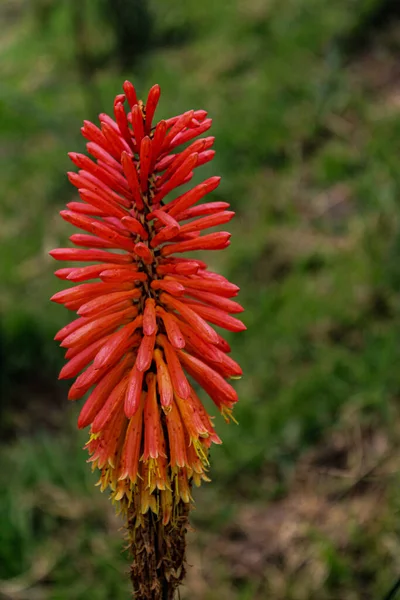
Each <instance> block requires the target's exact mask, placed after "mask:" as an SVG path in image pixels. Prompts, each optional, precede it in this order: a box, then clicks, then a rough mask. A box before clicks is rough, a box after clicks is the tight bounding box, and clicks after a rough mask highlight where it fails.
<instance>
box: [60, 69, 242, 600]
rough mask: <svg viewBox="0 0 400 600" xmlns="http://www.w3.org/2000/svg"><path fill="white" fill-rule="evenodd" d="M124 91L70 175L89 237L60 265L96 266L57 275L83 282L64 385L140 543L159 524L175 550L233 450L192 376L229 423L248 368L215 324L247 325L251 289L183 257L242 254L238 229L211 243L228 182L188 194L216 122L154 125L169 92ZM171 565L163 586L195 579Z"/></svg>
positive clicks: (64, 334)
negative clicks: (212, 453) (211, 478)
mask: <svg viewBox="0 0 400 600" xmlns="http://www.w3.org/2000/svg"><path fill="white" fill-rule="evenodd" d="M123 89H124V94H120V95H118V96H117V97H116V99H115V102H114V119H113V118H111V117H109V116H108V115H105V114H101V115H100V127H97V126H96V125H94V124H93V123H90V122H89V121H85V122H84V125H83V127H82V134H83V136H84V137H85V138H86V139H87V140H88V143H87V151H88V153H89V154H90V155H91V156H92V158H89V157H88V156H86V155H83V154H78V153H75V152H71V153H70V155H69V156H70V158H71V160H72V162H73V163H74V164H75V165H76V167H77V168H78V172H75V171H74V172H70V173H69V174H68V176H69V179H70V181H71V183H72V184H73V185H74V186H75V187H76V188H78V192H79V195H80V198H81V201H79V202H70V203H69V204H68V205H67V208H68V210H63V211H61V213H60V214H61V216H62V218H63V219H64V220H66V221H68V222H69V223H71V224H72V225H74V226H75V227H77V228H78V229H81V230H82V231H83V233H76V234H73V235H71V237H70V240H71V241H72V242H73V244H74V245H75V246H78V247H77V248H59V249H56V250H53V251H52V252H51V253H50V254H51V255H52V256H53V257H54V258H55V259H58V260H62V261H68V262H70V261H77V262H78V263H83V266H81V264H79V266H73V267H66V268H61V269H59V270H58V271H57V272H56V275H57V276H58V277H59V278H60V279H63V280H66V281H71V282H74V283H75V282H76V283H77V284H78V285H76V286H75V287H72V288H69V289H66V290H63V291H61V292H58V293H57V294H55V295H54V296H53V297H52V300H53V301H54V302H58V303H61V304H64V305H65V306H66V307H67V308H68V309H70V310H73V311H76V312H77V313H78V315H79V317H78V318H77V319H76V320H75V321H73V322H72V323H70V324H69V325H67V326H66V327H64V328H63V329H61V330H60V331H59V332H58V334H57V335H56V339H57V340H59V341H60V342H61V346H62V347H63V348H66V358H67V359H68V362H67V364H66V365H65V366H64V368H63V369H62V371H61V373H60V377H61V378H72V377H76V380H75V382H74V384H73V385H72V386H71V388H70V392H69V398H70V399H71V400H77V399H79V398H82V397H83V396H84V395H85V394H86V393H88V392H90V393H89V396H88V398H87V399H86V402H85V404H84V406H83V408H82V411H81V413H80V416H79V419H78V426H79V427H80V428H83V427H87V426H89V425H90V427H91V430H90V439H89V441H88V444H87V448H88V450H89V453H90V455H91V458H90V460H91V461H92V463H93V466H94V467H97V468H98V469H100V472H101V477H100V483H101V489H106V488H107V487H109V488H110V489H111V493H112V497H113V499H114V500H115V501H117V502H119V504H120V507H121V509H122V510H123V511H124V512H125V513H126V514H127V516H128V522H129V530H130V535H131V539H132V541H135V544H136V545H137V543H138V536H139V537H140V535H141V534H140V533H138V531H139V532H143V531H144V530H145V529H146V528H148V527H149V523H161V526H162V527H163V528H164V531H163V536H164V539H165V538H166V537H167V529H168V527H170V531H175V534H174V535H175V537H176V530H177V528H178V529H179V527H181V528H182V527H184V526H185V525H182V523H183V524H184V523H185V522H186V521H185V518H186V516H187V514H188V509H189V505H190V502H191V492H190V490H191V486H192V484H193V483H194V484H195V485H199V484H200V483H201V480H202V479H207V476H206V471H207V467H208V451H209V448H210V445H211V443H212V442H214V443H217V444H218V443H220V439H219V437H218V436H217V434H216V432H215V430H214V427H213V424H212V421H211V419H210V417H209V416H208V414H207V412H206V410H205V409H204V407H203V405H202V403H201V401H200V399H199V398H198V396H197V395H196V393H195V391H194V389H193V386H192V383H191V380H190V379H189V378H188V376H190V377H192V378H193V379H194V380H195V381H196V382H197V383H198V384H199V385H200V386H201V387H203V389H204V390H205V391H206V392H207V394H208V395H209V396H210V397H211V398H212V400H213V401H214V403H215V404H216V406H217V407H218V409H219V410H220V411H221V413H222V414H223V416H224V417H225V418H226V419H229V417H230V415H231V411H232V408H233V406H234V404H235V402H236V401H237V394H236V392H235V390H234V389H233V387H232V386H231V385H230V383H228V380H229V379H231V378H236V377H238V376H240V375H241V369H240V367H239V365H238V364H237V363H236V362H235V361H234V360H233V359H232V358H230V357H229V356H228V353H229V351H230V348H229V345H228V344H227V342H226V341H225V340H224V339H223V338H222V337H221V336H220V335H219V334H218V333H217V332H216V331H215V329H214V327H213V325H217V326H218V327H222V328H225V329H227V330H229V331H241V330H243V329H245V327H244V325H243V323H242V322H241V321H240V320H239V319H238V318H237V317H236V316H232V315H234V314H235V315H236V314H237V313H239V312H241V311H242V310H243V309H242V307H241V306H240V305H239V304H238V303H237V302H236V301H234V300H232V299H231V298H232V297H234V296H236V295H237V293H238V287H237V286H235V285H233V284H231V283H229V282H228V281H227V280H226V279H225V278H224V277H222V275H219V274H216V273H213V272H212V271H209V270H208V268H207V265H206V264H205V263H204V262H203V261H201V260H198V259H195V258H184V257H183V256H182V254H184V253H186V252H191V251H194V250H221V249H224V248H226V247H227V246H228V245H229V238H230V234H229V233H228V232H225V231H219V232H212V233H207V232H206V230H207V229H208V228H210V227H215V226H219V225H223V224H226V223H228V222H229V221H230V220H231V218H232V217H233V216H234V213H233V212H232V211H229V210H227V209H228V208H229V204H227V203H226V202H207V201H205V197H206V196H207V194H209V193H210V192H212V191H213V190H215V189H216V188H217V187H218V185H219V182H220V178H219V177H210V178H208V179H206V180H205V181H203V182H202V183H200V184H198V185H196V186H194V187H193V188H192V189H190V190H189V191H181V192H180V193H179V191H177V190H178V188H180V186H182V185H184V184H187V183H188V182H189V181H190V180H191V179H192V177H193V174H194V169H195V168H197V167H199V166H201V165H203V164H205V163H206V162H209V161H210V160H212V158H213V156H214V150H212V149H211V148H212V145H213V143H214V138H213V137H211V136H207V137H200V138H199V136H201V135H203V134H205V133H206V132H207V131H208V129H209V128H210V126H211V119H208V118H207V113H206V112H205V111H203V110H197V111H193V110H190V111H187V112H186V113H184V114H182V115H179V116H177V117H173V118H171V119H168V120H166V121H160V122H159V123H157V125H154V124H153V117H154V113H155V110H156V107H157V103H158V100H159V97H160V88H159V86H158V85H155V86H153V87H152V88H151V90H150V92H149V94H148V97H147V101H146V104H144V103H143V102H142V101H138V100H137V96H136V91H135V89H134V87H133V85H132V84H131V83H130V82H128V81H127V82H125V83H124V86H123ZM171 195H172V196H173V199H172V200H171ZM85 263H89V265H85ZM93 280H94V281H93ZM87 282H90V283H87ZM150 514H153V515H154V516H153V517H152V518H150ZM143 535H144V534H143ZM178 537H179V536H178ZM171 539H172V538H171ZM181 546H182V544H181ZM169 547H171V540H169ZM175 548H178V550H176V552H175V554H176V556H175V563H176V562H178V563H179V562H180V563H182V561H183V551H184V544H183V550H182V547H181V548H180V550H179V544H177V543H175ZM164 559H165V557H164ZM164 559H163V560H164ZM163 560H161V563H160V561H159V564H161V567H160V566H156V567H154V569H155V572H156V574H157V577H158V579H159V580H160V569H161V571H162V569H164V572H163V576H166V574H167V568H169V573H168V574H167V575H168V577H169V580H170V581H172V584H171V586H170V587H171V590H172V589H173V588H174V587H176V585H177V584H178V583H179V580H180V579H181V577H182V576H183V570H182V574H181V575H178V574H177V573H178V569H177V568H176V567H177V565H176V564H170V563H168V561H166V559H165V560H164V562H163ZM134 564H135V563H134ZM138 565H139V566H138ZM171 566H172V567H174V568H175V571H174V572H175V575H174V576H173V575H172V571H171ZM140 568H141V567H140V561H139V562H138V561H136V566H134V567H132V580H133V581H134V585H135V586H136V587H135V589H137V590H138V593H140V594H142V595H141V596H140V597H144V598H147V597H149V598H150V597H151V598H158V596H156V595H155V592H154V595H149V594H150V592H148V591H146V589H147V588H146V585H147V584H146V582H144V581H143V574H142V573H141V572H140ZM154 576H155V575H154ZM141 578H142V579H141ZM148 585H153V584H148ZM160 585H161V584H160ZM137 586H138V587H137ZM153 587H154V585H153ZM156 587H157V586H156ZM149 589H150V588H149ZM160 589H161V588H160ZM153 591H154V590H153ZM151 593H153V592H151ZM160 593H161V592H160ZM171 593H172V592H171ZM145 594H148V595H145ZM160 597H161V596H160ZM163 597H164V596H163Z"/></svg>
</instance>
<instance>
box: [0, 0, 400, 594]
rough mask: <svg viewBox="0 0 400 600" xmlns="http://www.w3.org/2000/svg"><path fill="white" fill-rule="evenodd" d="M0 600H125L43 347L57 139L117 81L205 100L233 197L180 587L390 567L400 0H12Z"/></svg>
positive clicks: (318, 587)
mask: <svg viewBox="0 0 400 600" xmlns="http://www.w3.org/2000/svg"><path fill="white" fill-rule="evenodd" d="M0 18H1V21H2V23H4V24H5V25H4V26H3V28H2V32H3V33H2V37H1V40H0V57H1V60H0V81H1V85H0V131H1V141H0V153H1V161H2V169H1V200H0V202H1V204H0V206H1V216H2V218H1V222H0V252H1V261H0V279H1V282H2V285H1V288H0V311H1V320H0V359H1V377H0V383H1V404H0V417H1V433H2V439H3V443H2V445H1V446H0V456H1V464H2V469H1V471H0V522H1V523H2V526H1V528H0V598H3V597H4V598H6V599H11V600H24V599H29V600H36V599H37V600H42V599H49V600H66V599H67V598H68V600H80V599H83V598H87V597H88V594H89V595H90V598H91V599H93V600H103V599H104V600H106V599H109V598H111V597H112V598H115V599H119V598H121V599H122V598H127V597H128V594H129V590H128V588H127V585H126V582H125V579H126V577H125V571H126V569H127V562H126V560H125V557H124V555H123V554H122V553H121V546H122V544H121V531H119V527H120V524H119V523H118V521H117V519H116V518H115V517H114V516H113V511H112V508H111V507H109V505H108V502H107V499H106V498H105V497H104V496H101V495H100V494H99V493H98V490H97V489H96V488H94V487H93V483H94V481H95V478H93V477H94V476H92V475H91V473H90V468H89V467H88V465H86V464H85V454H84V452H82V450H81V447H82V446H83V445H84V443H85V439H84V436H83V437H82V436H81V435H80V434H79V435H78V434H77V433H76V432H75V426H74V421H75V418H76V409H75V407H71V406H67V402H66V393H65V387H63V386H62V385H57V383H56V379H57V370H58V368H59V366H60V364H62V353H61V351H60V350H59V349H58V348H57V347H56V345H55V344H54V342H53V341H52V338H53V336H54V333H55V332H56V330H57V329H58V328H60V327H61V326H62V325H63V324H65V323H66V322H67V319H68V315H67V314H66V313H65V312H63V310H62V309H61V308H60V307H59V306H53V305H50V303H49V302H48V300H47V298H48V297H49V296H50V295H51V294H52V293H54V291H56V289H57V288H58V286H59V282H57V280H56V279H55V278H54V277H53V276H52V271H53V270H54V267H55V264H54V263H53V262H52V260H51V259H50V257H49V256H48V251H49V250H50V249H51V248H53V247H56V246H59V245H63V244H64V243H65V242H66V240H67V237H68V234H69V227H68V226H67V225H66V224H65V223H63V222H62V221H61V219H59V218H58V211H59V210H60V209H61V208H62V206H63V205H64V204H65V202H66V201H68V200H69V199H71V197H72V196H73V190H72V189H71V187H70V185H69V184H68V181H67V178H66V177H65V175H64V173H65V171H67V170H68V169H69V168H70V164H69V161H68V158H67V155H66V153H67V151H69V150H82V149H83V147H84V141H83V139H81V138H80V135H79V127H80V123H81V121H82V120H83V119H84V118H88V119H95V118H96V113H98V112H101V111H105V112H106V111H109V110H111V107H112V100H113V97H114V95H115V94H117V93H119V92H120V88H121V83H122V81H123V80H124V79H125V78H129V79H132V80H133V81H134V83H135V86H136V88H137V90H138V91H139V93H141V94H142V96H145V94H146V93H147V90H148V88H149V87H150V86H151V85H152V84H153V83H154V82H158V83H159V84H160V85H161V87H162V102H161V105H160V108H159V113H158V116H159V117H160V118H161V117H165V116H171V115H172V114H176V113H180V112H183V111H185V110H187V109H189V108H192V107H193V108H205V109H206V110H208V111H209V113H210V116H212V117H213V119H214V124H213V129H212V133H213V135H215V136H216V145H215V148H216V150H217V155H216V158H215V160H214V161H213V164H211V165H207V166H205V167H203V169H204V171H203V173H202V176H203V177H207V176H209V175H211V174H220V175H222V176H223V183H222V185H221V186H220V188H218V190H217V192H216V193H215V196H214V199H216V200H217V199H219V200H224V201H229V202H231V204H232V206H233V207H234V209H235V210H236V211H237V218H236V219H235V220H234V221H233V224H232V230H233V236H232V245H231V246H230V249H229V250H227V251H226V252H224V253H221V254H220V256H215V255H212V256H211V257H209V260H210V264H211V266H212V267H213V268H215V269H217V270H221V271H222V272H223V273H224V274H225V275H227V276H229V277H230V278H231V279H232V280H233V281H235V282H236V283H238V284H239V285H240V286H241V288H242V292H241V296H240V300H241V302H242V304H243V305H244V306H245V308H246V313H245V321H246V324H247V326H248V331H247V332H246V333H245V334H241V335H236V336H233V337H232V340H231V341H232V347H233V355H234V357H235V358H236V359H238V360H239V361H240V362H241V364H242V365H243V368H244V371H245V377H244V378H243V380H242V381H241V382H240V383H238V389H239V393H240V397H241V402H240V404H239V405H238V408H237V413H236V416H237V418H238V420H239V422H240V426H239V427H235V426H226V425H225V424H224V423H222V422H220V421H221V420H220V419H218V427H219V431H220V434H221V436H222V437H223V440H224V444H223V446H222V447H221V448H217V449H216V450H214V452H213V461H212V463H213V464H212V473H211V476H212V479H213V482H212V483H211V484H209V485H207V486H203V488H202V489H201V490H199V492H198V493H197V495H196V499H197V510H196V511H195V513H194V517H193V523H194V526H195V528H196V531H195V533H194V534H192V535H191V540H190V553H189V563H190V564H193V565H195V566H193V567H192V568H191V569H189V575H188V579H187V585H186V588H185V589H184V590H183V594H182V597H183V598H191V599H192V600H200V599H201V600H214V599H217V598H218V600H225V599H227V600H228V599H233V600H250V599H254V600H264V599H265V598H267V597H268V598H271V600H272V599H274V600H308V599H310V598H315V599H318V600H353V599H354V600H355V599H358V598H365V599H366V600H376V599H377V598H381V597H382V598H383V596H384V593H385V591H387V590H388V589H389V588H390V586H391V585H392V584H393V583H394V581H395V580H396V578H397V576H398V574H399V573H400V559H399V557H400V526H399V519H398V515H399V510H400V495H399V492H398V489H399V483H400V481H399V480H400V477H399V474H398V472H399V464H400V461H399V439H400V438H399V428H400V419H399V397H400V375H399V370H398V364H399V361H400V344H399V338H400V318H399V317H400V314H399V311H400V308H399V306H400V304H399V294H400V266H399V265H400V220H399V215H400V204H399V202H400V200H399V199H400V169H399V159H398V156H399V150H400V69H399V64H400V63H399V58H400V10H399V5H398V3H397V2H395V1H389V0H386V1H384V0H352V1H351V2H349V0H336V1H335V2H326V1H324V0H269V1H266V0H226V1H224V2H217V1H215V0H202V2H197V1H195V0H187V1H186V2H181V1H178V0H164V1H163V2H161V1H160V0H150V1H149V2H145V0H129V1H128V0H126V1H125V2H120V1H118V2H111V0H91V1H88V0H80V1H79V2H78V1H77V0H30V1H28V0H3V2H2V3H1V5H0Z"/></svg>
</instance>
